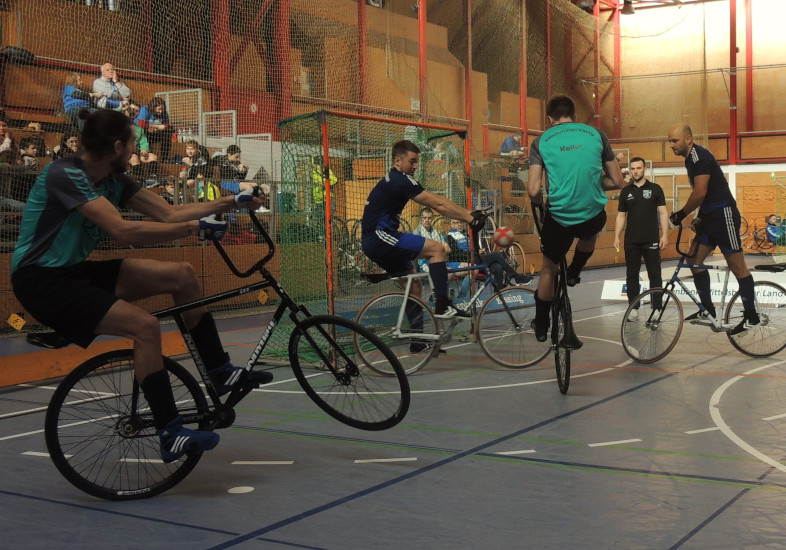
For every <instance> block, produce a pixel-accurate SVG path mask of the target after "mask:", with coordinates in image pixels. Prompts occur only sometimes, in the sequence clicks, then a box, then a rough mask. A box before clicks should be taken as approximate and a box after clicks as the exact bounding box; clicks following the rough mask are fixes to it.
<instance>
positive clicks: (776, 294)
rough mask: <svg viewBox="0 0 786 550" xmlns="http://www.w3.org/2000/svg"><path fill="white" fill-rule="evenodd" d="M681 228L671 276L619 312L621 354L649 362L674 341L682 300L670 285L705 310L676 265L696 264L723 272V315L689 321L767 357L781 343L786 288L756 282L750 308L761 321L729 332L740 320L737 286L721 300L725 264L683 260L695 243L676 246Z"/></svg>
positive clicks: (785, 341)
mask: <svg viewBox="0 0 786 550" xmlns="http://www.w3.org/2000/svg"><path fill="white" fill-rule="evenodd" d="M683 229H684V228H683V227H682V226H680V227H679V228H678V232H677V243H676V249H677V253H678V254H679V255H680V259H679V260H678V262H677V266H676V268H675V269H674V274H673V275H672V276H671V279H670V280H669V281H668V282H666V284H665V285H664V286H663V287H662V288H651V289H649V290H647V291H646V292H643V293H642V294H641V295H639V296H638V297H637V298H636V299H635V300H634V301H633V302H632V303H631V304H630V306H629V307H628V309H627V310H626V311H625V315H624V316H623V319H622V328H621V340H622V347H623V348H624V349H625V353H627V354H628V356H629V357H630V358H631V359H633V360H634V361H636V362H638V363H654V362H655V361H659V360H660V359H663V358H664V357H665V356H666V355H667V354H668V353H669V352H670V351H671V350H672V349H673V348H674V346H675V345H676V344H677V340H678V339H679V337H680V334H681V333H682V327H683V325H684V321H685V320H684V317H683V310H682V304H681V303H680V300H679V299H678V298H677V295H676V293H675V289H676V288H677V287H679V288H680V289H681V291H682V293H684V294H685V295H686V296H688V297H689V298H690V299H691V300H692V301H693V303H694V304H696V306H698V308H699V310H700V311H706V309H705V308H704V306H702V305H701V303H700V302H699V300H697V299H696V297H695V296H694V294H693V293H691V292H690V291H689V289H688V287H687V286H686V285H685V283H684V282H683V281H682V280H681V279H680V277H679V272H680V269H682V268H685V267H688V268H698V269H708V270H716V271H725V272H726V275H725V277H724V279H723V289H722V292H721V303H720V308H719V309H718V311H724V306H725V311H724V315H723V319H722V320H721V318H720V316H719V317H718V318H717V319H716V318H715V317H713V316H709V317H707V318H705V319H692V320H689V323H691V324H693V325H701V326H708V327H710V329H712V331H713V332H725V333H726V336H727V337H728V338H729V341H730V342H731V345H732V346H734V347H735V348H736V349H738V350H739V351H741V352H742V353H744V354H745V355H749V356H751V357H769V356H771V355H774V354H776V353H778V352H779V351H781V350H782V349H784V348H786V290H784V289H783V287H781V286H780V285H778V284H775V283H772V282H769V281H756V282H755V283H754V291H755V296H756V311H757V312H758V313H759V319H760V320H761V324H760V325H757V326H755V327H753V328H751V329H749V330H747V331H745V332H742V333H740V334H737V335H732V334H730V332H729V331H731V330H732V329H733V328H734V327H736V326H737V325H738V324H739V322H740V321H742V320H743V307H742V298H741V296H740V292H739V290H738V291H737V292H735V293H734V295H733V296H732V298H731V299H730V300H729V303H728V305H726V303H725V302H726V297H727V295H728V294H729V292H728V290H727V289H728V282H729V274H730V273H731V270H730V269H729V268H728V266H723V265H722V266H713V265H705V264H698V265H697V264H689V263H687V258H690V257H691V256H693V254H695V246H697V244H694V246H692V247H691V249H690V250H688V252H684V251H682V250H681V249H680V239H681V237H682V231H683ZM635 309H638V310H639V312H638V313H637V319H636V320H632V319H631V318H630V315H631V312H632V311H633V310H635Z"/></svg>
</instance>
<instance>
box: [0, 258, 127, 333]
mask: <svg viewBox="0 0 786 550" xmlns="http://www.w3.org/2000/svg"><path fill="white" fill-rule="evenodd" d="M122 263H123V260H120V259H117V260H106V261H100V262H94V261H88V262H82V263H78V264H76V265H73V266H69V267H39V266H27V267H22V268H20V269H18V270H16V272H14V274H13V275H12V276H11V282H12V284H13V286H14V294H15V295H16V297H17V299H18V300H19V302H20V303H21V304H22V307H24V308H25V310H27V311H28V312H29V313H30V314H31V315H32V316H33V317H35V318H36V319H37V320H38V321H39V322H41V323H43V324H45V325H46V326H48V327H50V328H52V329H54V330H55V331H57V332H58V333H59V334H61V335H62V336H65V337H66V338H68V339H69V340H70V341H71V342H74V343H75V344H78V345H80V346H82V347H83V348H86V347H87V346H88V345H90V342H92V341H93V340H94V339H95V337H96V336H97V335H96V334H95V329H96V326H98V323H100V322H101V319H103V318H104V316H105V315H106V314H107V312H108V311H109V309H110V308H111V307H112V306H113V305H114V304H115V302H116V301H117V300H118V299H119V298H118V297H117V296H115V287H116V286H117V278H118V275H119V274H120V265H121V264H122Z"/></svg>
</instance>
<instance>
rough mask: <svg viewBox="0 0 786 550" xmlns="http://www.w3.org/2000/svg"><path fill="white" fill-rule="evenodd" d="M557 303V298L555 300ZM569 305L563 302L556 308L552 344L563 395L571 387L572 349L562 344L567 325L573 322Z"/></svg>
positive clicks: (559, 384)
mask: <svg viewBox="0 0 786 550" xmlns="http://www.w3.org/2000/svg"><path fill="white" fill-rule="evenodd" d="M555 303H556V300H555ZM569 307H570V306H569V305H568V304H566V303H565V302H563V303H562V304H560V305H559V306H557V307H556V308H554V309H555V310H556V311H555V315H554V319H552V327H551V344H552V347H553V348H554V368H555V369H556V371H557V386H559V391H560V392H561V393H562V395H565V394H567V393H568V388H569V387H570V350H569V349H568V348H565V347H563V346H562V345H560V343H561V342H562V339H563V338H564V337H565V332H566V327H567V326H568V323H570V322H571V319H570V315H569V311H570V310H569Z"/></svg>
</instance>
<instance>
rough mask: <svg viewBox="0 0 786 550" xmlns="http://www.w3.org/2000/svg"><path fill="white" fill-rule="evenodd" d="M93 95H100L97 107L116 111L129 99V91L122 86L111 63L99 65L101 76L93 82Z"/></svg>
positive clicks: (126, 87)
mask: <svg viewBox="0 0 786 550" xmlns="http://www.w3.org/2000/svg"><path fill="white" fill-rule="evenodd" d="M93 93H95V94H101V95H100V96H98V97H99V99H98V100H97V105H98V106H99V107H100V108H102V109H117V108H118V107H119V106H120V105H121V103H122V102H124V101H125V102H126V104H127V103H128V98H130V97H131V89H130V88H129V87H128V86H126V85H125V84H123V82H122V81H121V80H120V77H119V76H118V75H117V71H116V70H115V66H114V65H112V64H111V63H104V64H103V65H101V76H100V77H99V78H96V79H95V80H94V81H93Z"/></svg>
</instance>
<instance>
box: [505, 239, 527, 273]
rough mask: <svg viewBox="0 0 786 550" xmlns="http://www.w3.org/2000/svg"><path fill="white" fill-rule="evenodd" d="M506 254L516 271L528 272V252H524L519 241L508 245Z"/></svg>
mask: <svg viewBox="0 0 786 550" xmlns="http://www.w3.org/2000/svg"><path fill="white" fill-rule="evenodd" d="M505 256H506V258H507V260H508V263H509V264H510V267H512V268H513V269H515V270H516V273H526V272H527V266H526V261H527V260H526V258H527V256H526V254H524V249H523V248H522V247H521V245H520V244H519V243H513V244H512V245H510V246H509V247H508V249H507V250H506V251H505Z"/></svg>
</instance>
